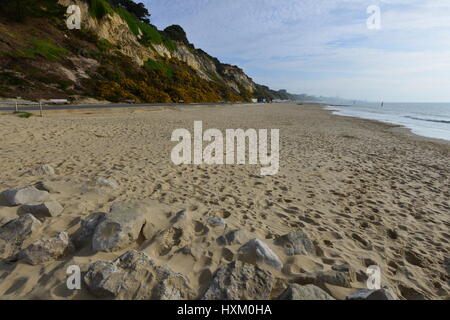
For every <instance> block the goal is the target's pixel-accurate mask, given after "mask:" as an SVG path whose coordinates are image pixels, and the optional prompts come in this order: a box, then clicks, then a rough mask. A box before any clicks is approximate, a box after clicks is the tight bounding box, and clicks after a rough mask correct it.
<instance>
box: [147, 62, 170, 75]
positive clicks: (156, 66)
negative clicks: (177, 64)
mask: <svg viewBox="0 0 450 320" xmlns="http://www.w3.org/2000/svg"><path fill="white" fill-rule="evenodd" d="M145 67H146V68H147V70H150V71H155V70H159V71H161V72H162V73H163V74H164V75H166V76H167V77H169V78H171V77H173V72H172V68H171V67H170V65H168V64H167V63H165V62H164V61H154V60H152V59H149V60H147V62H145Z"/></svg>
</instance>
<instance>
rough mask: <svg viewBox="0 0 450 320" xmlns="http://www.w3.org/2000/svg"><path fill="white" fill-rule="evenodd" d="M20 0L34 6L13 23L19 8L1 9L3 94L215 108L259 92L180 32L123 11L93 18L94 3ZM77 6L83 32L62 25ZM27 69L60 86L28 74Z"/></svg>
mask: <svg viewBox="0 0 450 320" xmlns="http://www.w3.org/2000/svg"><path fill="white" fill-rule="evenodd" d="M22 1H25V2H26V5H28V7H30V6H33V5H34V6H35V8H33V10H30V12H29V13H28V16H27V15H26V14H25V17H24V18H22V19H21V20H20V21H19V22H16V21H14V22H11V21H9V20H8V19H9V18H10V17H11V14H9V15H8V10H14V7H12V8H11V7H8V6H7V5H2V4H0V7H1V6H5V7H4V8H0V9H4V10H0V31H2V32H0V65H1V67H2V73H1V74H0V96H4V97H12V96H15V95H17V93H18V92H20V93H21V95H22V96H23V97H27V98H31V99H33V98H34V99H36V98H41V97H42V95H45V97H42V98H49V97H52V98H55V97H66V98H67V97H68V96H91V97H96V98H101V99H108V100H111V101H120V100H130V99H132V100H135V101H137V102H178V101H180V100H183V101H185V102H213V101H248V100H249V99H250V98H251V97H252V96H253V92H255V90H256V84H255V83H254V82H253V80H252V79H251V78H250V77H248V76H247V75H246V74H245V73H244V71H243V70H242V69H240V68H238V67H236V66H231V65H227V64H222V63H221V62H220V61H218V60H217V59H216V58H213V57H211V56H210V55H208V54H207V53H205V52H204V51H202V50H200V49H196V48H195V47H194V46H193V45H192V44H191V43H189V42H188V40H187V37H186V35H185V33H184V31H183V30H182V29H181V28H180V27H179V26H171V27H169V28H167V29H166V30H164V31H159V30H157V29H156V28H155V27H153V26H149V25H143V24H139V23H140V22H138V21H137V22H136V21H135V20H134V18H133V17H132V16H131V15H129V13H127V12H125V11H124V10H121V9H119V10H116V9H114V10H109V9H108V12H107V13H106V14H104V15H102V16H96V14H93V12H92V7H91V6H90V4H89V3H91V1H90V0H22ZM97 1H98V2H100V3H105V1H106V0H97ZM73 4H76V5H78V6H79V7H80V9H81V17H82V22H81V26H82V30H81V31H78V30H68V29H67V27H66V26H65V17H64V15H65V11H66V8H67V7H68V6H69V5H73ZM106 5H108V3H107V2H106ZM2 12H4V13H3V14H4V16H3V17H2ZM9 12H11V11H9ZM49 13H51V14H53V15H54V16H52V17H51V18H52V19H48V16H47V14H49ZM55 15H56V16H58V17H55ZM136 25H137V27H136ZM33 28H34V30H33ZM15 30H16V31H15ZM145 37H147V38H148V39H145V41H143V40H144V39H143V38H145ZM57 48H59V49H60V50H56V49H57ZM47 51H55V52H56V53H55V54H54V55H53V56H52V54H51V52H50V54H48V52H47ZM18 66H19V67H18ZM27 66H28V67H27ZM29 66H32V69H33V70H35V72H34V73H42V74H43V75H44V76H43V77H41V78H51V79H52V81H53V82H55V83H53V84H50V83H49V81H44V79H39V77H35V76H31V75H30V74H29V73H28V71H29V69H30V68H29ZM21 85H22V89H24V88H25V87H27V89H25V90H22V89H21Z"/></svg>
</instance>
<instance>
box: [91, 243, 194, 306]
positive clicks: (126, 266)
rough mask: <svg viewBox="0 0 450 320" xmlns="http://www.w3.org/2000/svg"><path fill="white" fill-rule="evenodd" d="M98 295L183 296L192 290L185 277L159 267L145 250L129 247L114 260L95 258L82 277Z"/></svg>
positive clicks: (132, 297) (122, 297)
mask: <svg viewBox="0 0 450 320" xmlns="http://www.w3.org/2000/svg"><path fill="white" fill-rule="evenodd" d="M84 281H85V282H86V284H87V286H88V288H89V290H90V291H91V292H92V293H93V294H94V295H96V296H97V297H99V298H107V299H118V300H150V299H155V300H186V299H192V298H193V293H192V290H191V289H190V287H189V284H188V281H187V279H186V278H185V277H184V276H183V275H181V274H178V273H174V272H172V271H171V270H169V269H167V268H164V267H159V266H157V265H155V263H154V262H153V261H152V260H151V259H150V258H149V257H148V256H147V255H146V254H145V253H144V252H139V251H135V250H131V251H128V252H126V253H125V254H123V255H121V256H120V257H118V258H117V259H116V260H114V261H96V262H94V263H92V264H91V265H90V266H89V269H88V271H87V273H86V275H85V277H84Z"/></svg>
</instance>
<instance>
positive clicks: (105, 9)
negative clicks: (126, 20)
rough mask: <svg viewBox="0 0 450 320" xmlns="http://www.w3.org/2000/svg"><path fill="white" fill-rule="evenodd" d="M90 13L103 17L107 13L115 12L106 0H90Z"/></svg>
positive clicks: (98, 17)
mask: <svg viewBox="0 0 450 320" xmlns="http://www.w3.org/2000/svg"><path fill="white" fill-rule="evenodd" d="M89 13H90V14H91V16H92V17H94V18H97V19H101V18H103V17H104V16H106V15H107V14H110V13H113V9H112V8H111V5H110V4H109V3H108V1H106V0H89Z"/></svg>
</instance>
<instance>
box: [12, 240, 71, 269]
mask: <svg viewBox="0 0 450 320" xmlns="http://www.w3.org/2000/svg"><path fill="white" fill-rule="evenodd" d="M70 249H71V244H70V241H69V235H68V234H67V232H60V233H58V234H57V235H56V236H54V237H53V238H50V239H47V240H38V241H36V242H35V243H33V244H31V245H29V246H28V247H27V248H25V249H23V250H22V251H20V252H19V253H18V255H17V258H18V260H20V261H23V262H26V263H28V264H31V265H33V266H35V265H38V264H42V263H46V262H50V261H54V260H57V259H59V258H61V257H62V256H64V255H65V254H66V253H68V251H69V250H70Z"/></svg>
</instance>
